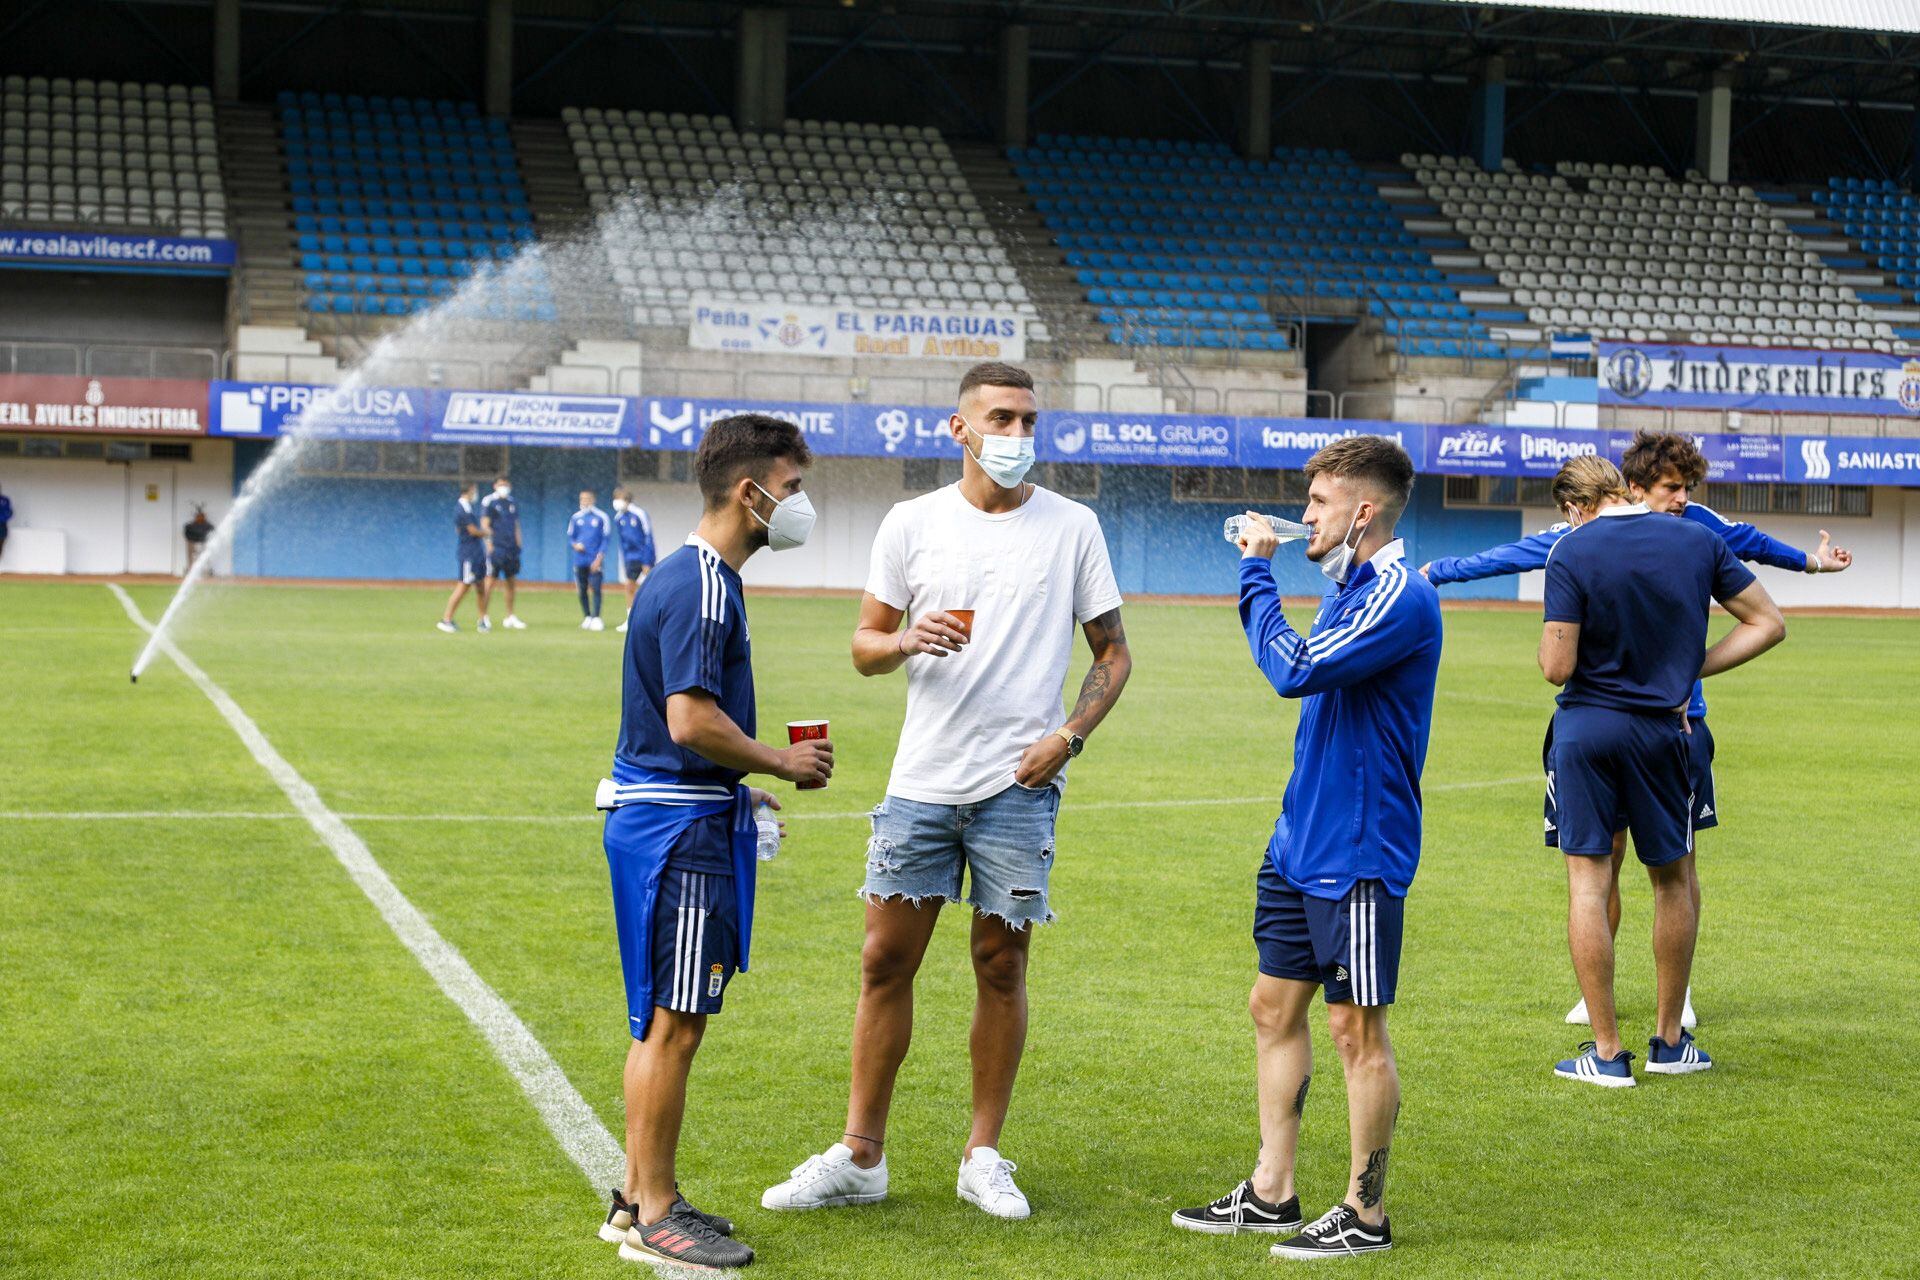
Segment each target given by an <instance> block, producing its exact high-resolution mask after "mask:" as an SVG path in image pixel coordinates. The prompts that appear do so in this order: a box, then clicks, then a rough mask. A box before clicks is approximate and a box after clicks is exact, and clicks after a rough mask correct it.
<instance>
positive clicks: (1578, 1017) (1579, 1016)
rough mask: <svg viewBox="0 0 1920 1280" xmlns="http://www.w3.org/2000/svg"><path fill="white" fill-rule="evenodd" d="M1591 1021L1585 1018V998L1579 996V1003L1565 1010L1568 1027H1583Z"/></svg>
mask: <svg viewBox="0 0 1920 1280" xmlns="http://www.w3.org/2000/svg"><path fill="white" fill-rule="evenodd" d="M1592 1021H1593V1019H1592V1018H1590V1017H1588V1016H1587V998H1586V997H1585V996H1581V997H1580V1003H1579V1004H1577V1005H1575V1006H1573V1008H1571V1009H1569V1010H1567V1025H1568V1026H1570V1027H1584V1026H1587V1025H1588V1024H1590V1023H1591V1022H1592Z"/></svg>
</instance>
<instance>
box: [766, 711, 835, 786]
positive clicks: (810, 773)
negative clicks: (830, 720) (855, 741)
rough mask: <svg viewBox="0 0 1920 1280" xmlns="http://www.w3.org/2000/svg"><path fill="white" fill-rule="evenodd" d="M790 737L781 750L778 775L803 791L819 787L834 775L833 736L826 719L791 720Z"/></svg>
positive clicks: (788, 725)
mask: <svg viewBox="0 0 1920 1280" xmlns="http://www.w3.org/2000/svg"><path fill="white" fill-rule="evenodd" d="M787 741H788V742H789V743H791V744H792V745H791V746H789V747H788V748H787V749H786V750H785V751H782V752H781V753H780V769H779V770H778V775H779V776H780V777H782V778H785V779H786V780H787V781H788V782H791V783H793V784H794V785H795V786H797V787H798V788H799V789H800V790H802V791H818V790H819V789H820V788H822V787H824V786H826V785H827V779H828V778H831V777H832V776H833V739H831V738H829V737H828V736H827V722H826V721H825V720H790V721H788V722H787Z"/></svg>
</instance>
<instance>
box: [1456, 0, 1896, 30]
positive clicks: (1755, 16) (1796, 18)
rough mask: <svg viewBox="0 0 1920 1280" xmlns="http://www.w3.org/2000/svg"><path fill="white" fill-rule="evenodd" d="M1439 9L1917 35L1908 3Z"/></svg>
mask: <svg viewBox="0 0 1920 1280" xmlns="http://www.w3.org/2000/svg"><path fill="white" fill-rule="evenodd" d="M1434 2H1435V3H1439V4H1453V5H1463V6H1464V5H1471V6H1473V7H1475V8H1478V7H1481V6H1483V5H1488V4H1492V5H1499V6H1501V7H1503V8H1508V9H1567V10H1571V11H1575V12H1580V13H1612V14H1619V15H1622V16H1634V17H1647V18H1691V19H1695V20H1698V21H1703V22H1763V23H1766V24H1768V25H1770V26H1783V27H1830V28H1833V29H1834V30H1838V31H1868V32H1874V31H1879V32H1887V33H1898V34H1901V35H1916V34H1920V5H1917V4H1915V3H1914V2H1913V0H1434Z"/></svg>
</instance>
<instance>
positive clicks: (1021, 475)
mask: <svg viewBox="0 0 1920 1280" xmlns="http://www.w3.org/2000/svg"><path fill="white" fill-rule="evenodd" d="M967 430H968V431H969V432H970V433H971V434H972V435H974V436H975V437H976V438H978V439H979V441H980V452H978V453H974V451H973V450H971V449H968V450H967V453H968V455H969V456H970V457H972V459H973V460H974V461H975V462H977V463H979V464H980V469H981V470H982V471H984V472H986V473H987V475H988V476H990V477H991V478H992V479H993V482H994V483H995V484H997V485H999V486H1000V487H1001V488H1002V489H1018V488H1019V487H1020V482H1021V481H1023V480H1025V479H1026V478H1027V472H1029V471H1031V470H1032V469H1033V437H1032V436H990V435H984V434H982V433H981V432H978V431H974V429H973V428H972V427H971V426H969V427H968V428H967Z"/></svg>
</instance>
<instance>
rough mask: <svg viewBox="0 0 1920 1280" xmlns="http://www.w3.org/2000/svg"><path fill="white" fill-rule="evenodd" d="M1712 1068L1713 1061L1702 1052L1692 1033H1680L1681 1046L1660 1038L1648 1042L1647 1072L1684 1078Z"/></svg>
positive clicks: (1656, 1037)
mask: <svg viewBox="0 0 1920 1280" xmlns="http://www.w3.org/2000/svg"><path fill="white" fill-rule="evenodd" d="M1712 1067H1713V1059H1712V1058H1709V1057H1708V1056H1707V1055H1706V1054H1704V1053H1702V1052H1700V1046H1699V1045H1697V1044H1695V1043H1694V1042H1693V1033H1692V1032H1691V1031H1682V1032H1681V1033H1680V1043H1679V1044H1668V1043H1667V1042H1666V1041H1665V1040H1662V1039H1661V1038H1660V1037H1658V1036H1655V1037H1654V1038H1653V1039H1651V1040H1649V1041H1647V1070H1649V1071H1651V1072H1653V1073H1654V1074H1655V1075H1661V1076H1684V1075H1691V1074H1693V1073H1694V1072H1695V1071H1707V1070H1711V1069H1712Z"/></svg>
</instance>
